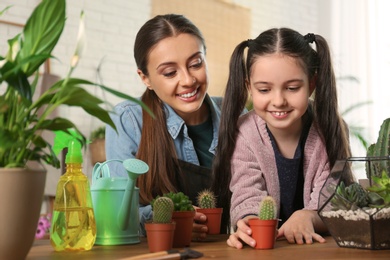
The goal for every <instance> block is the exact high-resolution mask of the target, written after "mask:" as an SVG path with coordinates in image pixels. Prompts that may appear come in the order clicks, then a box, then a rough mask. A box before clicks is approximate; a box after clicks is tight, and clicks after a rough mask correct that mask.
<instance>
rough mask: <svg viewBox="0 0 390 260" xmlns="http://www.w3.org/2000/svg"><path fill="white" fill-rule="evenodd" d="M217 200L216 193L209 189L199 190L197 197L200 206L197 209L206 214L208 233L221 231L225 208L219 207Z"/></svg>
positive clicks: (212, 233) (213, 233)
mask: <svg viewBox="0 0 390 260" xmlns="http://www.w3.org/2000/svg"><path fill="white" fill-rule="evenodd" d="M216 201H217V200H216V197H215V194H214V193H213V192H212V191H211V190H209V189H206V190H203V191H201V192H199V194H198V197H197V203H198V206H199V208H197V209H196V211H198V212H201V213H203V214H205V215H206V217H207V220H206V223H205V224H206V226H207V229H208V231H207V234H210V235H215V234H219V233H220V231H221V217H222V211H223V209H222V208H217V206H216Z"/></svg>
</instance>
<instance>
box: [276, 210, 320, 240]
mask: <svg viewBox="0 0 390 260" xmlns="http://www.w3.org/2000/svg"><path fill="white" fill-rule="evenodd" d="M316 231H317V232H323V231H326V227H325V225H324V224H323V222H322V220H321V218H320V217H319V216H318V214H317V211H314V210H297V211H295V212H294V213H293V214H292V215H291V216H290V218H289V219H288V220H287V221H286V222H285V223H284V224H283V225H282V226H281V227H280V229H279V232H278V236H277V237H278V238H280V237H283V236H284V237H285V238H286V239H287V241H288V242H289V243H297V244H304V243H306V244H312V243H313V240H315V241H318V242H320V243H325V242H326V240H325V239H324V238H323V237H322V236H320V235H319V234H317V233H316Z"/></svg>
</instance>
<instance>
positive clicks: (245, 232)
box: [226, 216, 256, 249]
mask: <svg viewBox="0 0 390 260" xmlns="http://www.w3.org/2000/svg"><path fill="white" fill-rule="evenodd" d="M250 218H255V216H247V217H245V218H243V219H240V220H239V221H238V222H237V231H236V232H234V233H233V234H231V235H230V236H229V239H228V240H227V241H226V243H227V244H228V246H231V247H235V248H237V249H241V248H243V246H244V244H247V245H250V246H251V247H254V246H255V245H256V241H255V240H254V239H253V238H252V237H251V235H252V229H250V227H249V226H248V219H250ZM243 243H244V244H243Z"/></svg>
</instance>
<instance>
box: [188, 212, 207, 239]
mask: <svg viewBox="0 0 390 260" xmlns="http://www.w3.org/2000/svg"><path fill="white" fill-rule="evenodd" d="M194 208H195V210H196V208H197V207H195V206H194ZM206 220H207V217H206V215H205V214H203V213H200V212H197V211H195V217H194V224H193V226H192V240H195V241H196V240H203V239H205V238H206V236H207V231H208V229H207V226H206V225H205V222H206Z"/></svg>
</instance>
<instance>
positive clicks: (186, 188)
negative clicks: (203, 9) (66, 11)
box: [106, 14, 221, 238]
mask: <svg viewBox="0 0 390 260" xmlns="http://www.w3.org/2000/svg"><path fill="white" fill-rule="evenodd" d="M205 55H206V46H205V41H204V39H203V36H202V34H201V32H200V31H199V29H198V28H197V27H196V26H195V25H194V24H193V23H192V22H191V21H189V20H188V19H187V18H186V17H184V16H182V15H176V14H167V15H158V16H156V17H154V18H152V19H151V20H149V21H147V22H146V23H145V24H144V25H143V26H142V27H141V29H140V30H139V32H138V33H137V36H136V40H135V44H134V58H135V61H136V64H137V67H138V69H137V73H138V75H139V76H140V78H141V80H142V82H143V84H144V85H145V86H146V90H145V92H144V94H143V95H142V97H141V100H142V102H143V103H144V104H146V105H147V106H148V107H149V108H150V109H151V111H152V112H153V114H154V117H152V116H151V115H150V114H149V113H147V112H145V111H142V108H141V106H139V105H138V104H135V103H133V102H130V101H124V102H122V103H120V104H119V105H117V106H116V109H115V111H116V114H114V115H113V116H112V119H113V121H114V123H115V125H116V127H117V131H118V132H115V131H114V130H113V129H112V128H110V127H107V130H106V153H107V155H106V156H107V160H109V159H122V160H124V159H128V158H138V159H141V160H143V161H145V162H146V163H147V164H148V165H149V168H150V170H149V172H148V173H146V174H145V175H142V176H141V177H139V178H138V179H137V187H139V189H140V204H141V205H140V224H141V233H142V234H145V233H144V226H143V224H144V222H145V221H147V220H150V219H151V218H152V210H151V206H150V205H149V203H150V201H151V200H152V199H153V198H155V197H156V196H157V195H162V194H164V193H167V192H170V191H182V192H184V193H185V194H187V195H188V196H189V198H190V199H191V200H192V201H193V202H195V199H196V196H197V194H198V192H199V191H201V190H203V189H205V188H209V187H210V183H211V180H210V178H211V170H210V168H211V162H212V160H213V157H214V151H215V147H216V145H217V135H218V126H219V121H220V103H221V98H210V97H209V96H208V94H207V89H208V83H209V79H208V72H207V63H206V59H205ZM111 167H112V168H111V171H112V172H113V173H114V174H115V175H118V176H127V174H126V172H125V171H124V169H123V167H122V166H121V165H112V166H111ZM205 221H206V216H205V215H204V214H201V213H196V215H195V223H194V227H193V237H196V238H205V237H206V232H207V227H206V225H204V222H205Z"/></svg>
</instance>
